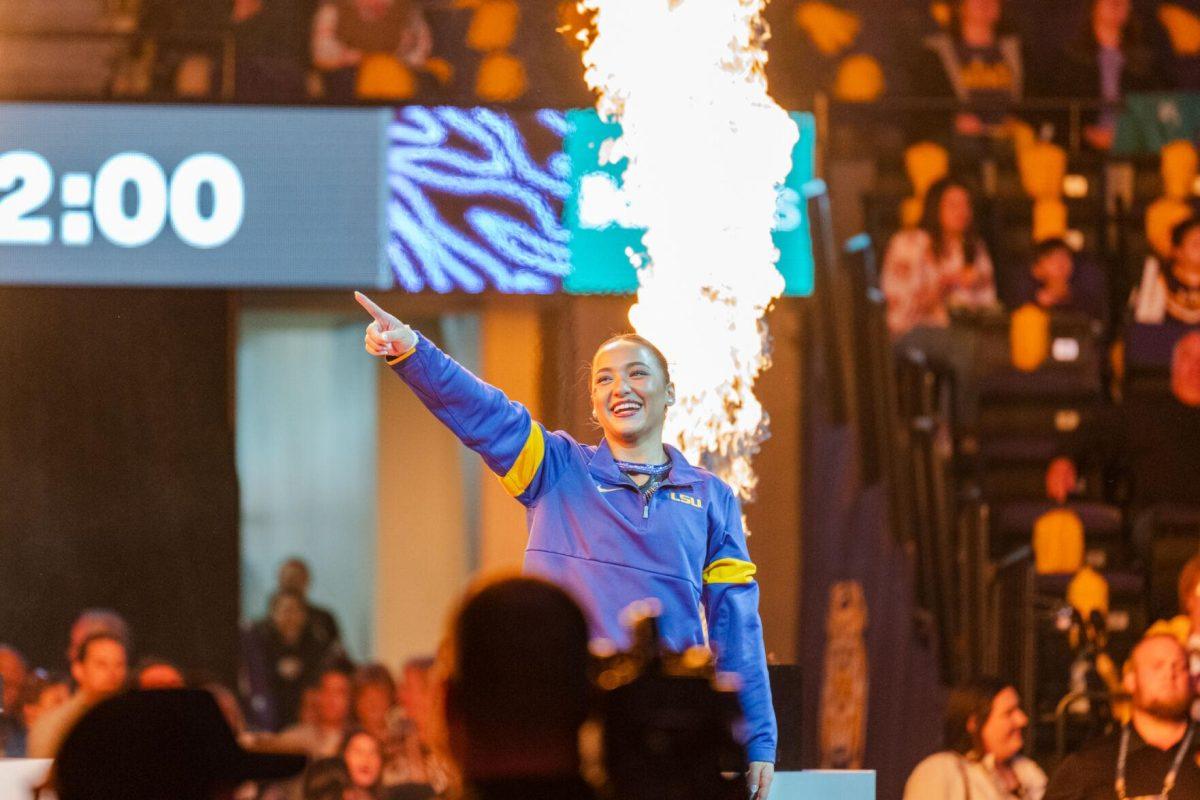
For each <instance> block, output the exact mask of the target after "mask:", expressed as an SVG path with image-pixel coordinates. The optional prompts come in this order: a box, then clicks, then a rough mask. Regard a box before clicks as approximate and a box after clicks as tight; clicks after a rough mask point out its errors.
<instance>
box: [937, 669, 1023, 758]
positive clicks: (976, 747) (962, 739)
mask: <svg viewBox="0 0 1200 800" xmlns="http://www.w3.org/2000/svg"><path fill="white" fill-rule="evenodd" d="M1010 687H1012V684H1011V683H1007V682H1005V681H1002V680H1000V679H999V678H991V677H979V678H976V679H975V680H972V681H968V682H967V683H964V684H962V685H961V686H957V687H955V688H954V689H951V690H950V697H949V699H948V700H947V701H946V719H945V727H944V728H943V737H944V739H945V745H946V749H948V750H953V751H955V752H956V753H962V754H963V755H966V754H967V753H971V752H974V753H978V754H979V755H983V745H982V743H981V740H980V731H981V730H982V729H983V725H984V723H985V722H987V719H988V717H990V716H991V714H992V703H993V702H995V700H996V695H998V694H1000V693H1001V692H1003V691H1004V690H1005V689H1008V688H1010ZM971 720H974V721H975V723H974V724H975V730H973V731H972V730H970V729H969V728H970V723H971Z"/></svg>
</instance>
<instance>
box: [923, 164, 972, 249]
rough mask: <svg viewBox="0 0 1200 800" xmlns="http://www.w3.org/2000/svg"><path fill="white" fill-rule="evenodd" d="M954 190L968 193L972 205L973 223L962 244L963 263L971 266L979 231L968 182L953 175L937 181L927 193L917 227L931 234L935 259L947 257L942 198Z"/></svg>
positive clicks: (964, 234)
mask: <svg viewBox="0 0 1200 800" xmlns="http://www.w3.org/2000/svg"><path fill="white" fill-rule="evenodd" d="M953 188H959V189H962V190H963V191H964V192H966V193H967V200H968V202H969V203H970V204H971V223H970V224H969V225H967V229H966V230H965V231H963V242H962V246H963V263H964V264H968V265H970V264H974V263H975V256H976V255H977V252H976V251H977V249H978V247H979V231H978V229H977V228H976V227H975V192H973V191H972V190H971V187H970V185H969V184H968V183H967V182H966V181H964V180H962V179H960V178H956V177H954V176H952V175H947V176H946V177H944V178H942V179H941V180H938V181H935V182H934V184H933V185H932V186H930V187H929V190H928V191H927V192H926V193H925V206H924V208H922V209H921V221H920V222H919V223H917V226H918V227H919V228H920V229H921V230H923V231H925V232H926V233H928V234H929V238H930V239H931V240H932V245H931V246H932V247H933V256H934V258H938V259H940V258H942V257H943V256H944V255H945V252H944V251H943V249H942V247H943V245H944V244H945V242H944V239H945V233H944V232H943V231H942V197H944V196H945V194H946V192H947V191H949V190H950V189H953Z"/></svg>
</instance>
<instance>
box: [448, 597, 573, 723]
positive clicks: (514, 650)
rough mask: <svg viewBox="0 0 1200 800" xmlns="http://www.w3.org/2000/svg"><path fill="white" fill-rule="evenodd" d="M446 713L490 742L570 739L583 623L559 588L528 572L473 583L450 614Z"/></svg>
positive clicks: (571, 601) (569, 600)
mask: <svg viewBox="0 0 1200 800" xmlns="http://www.w3.org/2000/svg"><path fill="white" fill-rule="evenodd" d="M446 647H447V651H446V653H447V659H448V664H449V666H450V675H449V686H448V691H449V693H450V694H449V696H448V697H447V714H448V715H449V716H451V717H452V718H458V719H459V721H461V722H462V723H463V725H464V728H465V729H466V730H467V732H468V736H469V737H471V738H475V737H479V739H480V741H494V742H495V743H496V746H497V747H516V746H522V747H531V746H535V745H536V743H539V742H546V741H555V740H559V739H567V738H569V739H572V740H573V738H574V736H575V735H576V733H577V732H578V730H579V726H580V725H582V724H583V722H584V719H585V718H586V716H587V713H588V706H589V701H590V699H591V696H590V683H589V680H588V668H589V664H590V654H589V652H588V627H587V620H586V618H585V617H584V615H583V611H582V609H580V607H579V605H578V603H576V602H575V600H574V599H572V598H571V596H570V595H569V594H567V593H566V592H565V591H564V590H563V589H561V588H559V587H558V586H556V585H554V584H552V583H549V582H547V581H544V580H541V579H538V578H532V577H525V576H522V577H508V578H491V579H488V580H487V581H486V582H484V583H482V584H480V585H479V586H476V587H473V588H472V589H471V590H470V591H469V592H468V594H467V595H466V597H465V598H464V600H463V602H462V605H461V606H459V608H458V609H457V611H456V612H455V614H454V616H453V617H452V619H451V621H450V629H449V635H448V636H447V641H446Z"/></svg>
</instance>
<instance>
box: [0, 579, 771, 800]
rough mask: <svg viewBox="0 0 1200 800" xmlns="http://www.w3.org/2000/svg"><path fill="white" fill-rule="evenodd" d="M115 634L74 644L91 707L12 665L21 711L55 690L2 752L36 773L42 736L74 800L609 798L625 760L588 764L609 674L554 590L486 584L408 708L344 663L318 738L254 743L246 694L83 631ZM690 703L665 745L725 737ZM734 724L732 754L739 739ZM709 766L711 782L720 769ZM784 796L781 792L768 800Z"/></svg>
mask: <svg viewBox="0 0 1200 800" xmlns="http://www.w3.org/2000/svg"><path fill="white" fill-rule="evenodd" d="M97 620H104V621H105V622H106V623H107V624H109V627H106V628H102V629H101V628H96V627H94V626H91V627H90V632H89V633H87V634H86V635H85V636H84V638H83V639H82V640H81V641H79V642H73V643H72V646H71V654H72V659H73V663H72V676H73V681H72V684H71V685H72V686H73V687H74V692H73V693H72V694H70V696H69V697H68V696H67V692H66V691H65V687H66V686H67V684H65V683H55V684H53V685H55V686H62V687H63V688H64V691H63V692H61V693H60V695H59V696H58V697H57V701H56V702H57V705H54V706H53V707H50V708H44V707H43V706H45V705H46V704H47V703H49V701H48V700H47V699H46V698H45V696H44V695H45V694H46V692H45V689H44V684H46V683H47V680H48V679H46V678H45V677H44V676H38V675H36V674H34V673H27V672H26V671H25V666H24V661H23V659H22V658H21V657H20V654H19V653H17V652H16V650H14V649H13V648H11V647H8V646H5V647H3V649H0V653H2V654H3V656H4V657H3V660H0V664H2V665H3V668H4V673H3V674H4V675H5V678H6V682H5V689H6V691H8V692H10V696H12V697H26V696H29V695H32V693H33V692H34V691H35V690H34V687H35V686H37V687H38V688H39V691H38V695H39V699H37V700H32V701H29V702H20V701H13V702H14V705H13V706H11V707H9V706H6V707H5V709H6V710H5V715H4V716H3V717H2V718H0V720H2V722H3V725H4V728H3V729H2V730H3V731H4V738H3V739H2V740H0V743H2V744H3V746H4V748H5V749H4V750H3V751H0V752H3V753H5V754H7V755H10V756H12V755H24V753H22V752H20V751H19V749H17V748H19V742H20V741H21V740H20V739H19V738H18V737H16V736H15V735H14V733H15V732H16V731H19V730H24V729H28V730H29V733H30V742H31V745H30V752H29V755H31V756H36V757H43V758H53V759H54V762H53V767H52V769H51V770H50V771H49V773H48V777H47V779H46V784H45V786H46V787H47V788H50V789H52V790H53V791H55V792H56V793H57V797H58V798H59V800H91V799H92V798H95V799H96V800H100V799H101V798H103V800H112V798H113V797H118V796H119V797H122V798H124V800H163V798H167V797H169V798H171V800H218V798H219V800H230V799H231V798H232V799H234V800H256V799H259V800H419V798H432V797H443V796H455V797H473V798H478V799H479V800H510V799H511V800H517V798H520V800H591V798H595V797H599V796H600V793H599V791H600V790H599V786H600V785H601V784H602V783H603V777H602V772H600V771H598V770H597V769H596V767H597V766H598V765H599V764H600V763H602V761H603V759H605V758H607V757H609V756H606V755H605V754H603V753H601V752H600V751H599V750H597V749H596V748H595V747H590V746H585V743H586V742H587V741H588V737H587V736H586V735H583V733H582V729H583V728H584V726H585V723H587V722H588V721H589V720H594V719H596V718H597V717H596V715H597V703H596V698H597V693H598V692H599V691H600V690H599V689H598V688H597V687H596V685H594V684H593V672H594V670H595V669H596V668H597V667H596V664H597V663H598V662H596V661H594V659H593V656H592V654H591V652H590V650H589V641H588V626H587V622H586V619H585V617H584V613H583V611H582V609H581V608H580V606H579V605H578V604H577V603H576V602H575V601H574V600H573V599H572V598H571V597H570V596H569V595H568V594H567V593H566V592H564V591H563V590H562V589H560V588H558V587H557V586H555V585H553V584H550V583H548V582H546V581H543V580H540V579H535V578H527V577H516V576H512V577H510V576H494V577H489V578H483V579H480V580H478V581H476V582H475V583H474V584H473V585H472V586H471V587H470V588H469V589H468V590H467V592H466V593H465V595H464V596H463V598H462V599H461V601H460V602H459V604H458V606H457V608H456V609H455V610H454V612H453V613H452V615H451V618H450V620H449V623H448V626H447V629H446V633H445V636H444V639H443V641H442V643H441V646H440V649H439V654H438V657H437V662H436V667H435V666H434V664H433V663H432V662H431V661H430V660H418V661H413V662H410V663H408V664H406V665H405V668H404V671H403V672H404V682H403V684H402V685H403V688H402V689H401V690H400V691H399V692H397V691H396V690H395V684H394V682H393V678H392V676H391V674H390V673H389V672H388V670H387V669H386V668H385V667H383V666H382V665H379V664H365V665H360V666H359V667H357V668H356V669H355V670H354V672H353V673H351V672H348V671H345V668H346V667H348V665H347V664H346V663H345V662H344V661H336V660H335V661H333V662H329V663H328V664H327V665H326V666H325V667H323V668H322V669H320V670H319V671H318V672H317V673H316V681H317V682H316V685H315V686H314V687H313V695H312V701H311V710H305V709H303V708H302V709H301V711H300V715H301V718H300V721H299V722H298V723H296V724H295V725H292V726H289V727H288V728H286V729H285V730H284V731H283V732H282V733H274V732H271V731H262V730H252V729H248V728H247V727H246V725H245V718H244V717H243V716H242V715H241V712H240V706H239V704H238V703H237V702H236V701H235V700H232V694H231V692H230V691H229V690H228V689H226V688H223V687H221V686H219V685H217V684H213V683H211V682H205V681H196V680H193V679H190V678H189V679H186V680H185V678H184V676H183V675H181V674H180V673H179V672H178V671H177V670H174V669H173V668H172V669H171V670H167V669H164V668H165V667H170V666H171V665H170V664H168V663H167V662H166V661H163V660H161V659H147V660H146V661H144V662H143V667H142V668H141V669H140V671H139V672H138V674H137V676H136V677H133V678H132V679H129V678H130V676H128V674H127V671H126V656H127V653H128V639H127V638H125V637H127V636H128V633H129V631H128V628H127V627H126V626H124V624H123V622H122V621H121V619H120V618H119V617H118V616H116V615H115V614H113V613H112V612H109V611H101V610H89V611H86V612H84V614H83V615H81V617H80V622H79V623H77V627H79V626H80V625H83V624H84V623H85V622H86V621H90V622H89V623H88V624H89V625H91V623H92V622H95V621H97ZM628 666H629V665H628V664H626V665H625V668H626V669H627V668H628ZM710 680H714V686H715V679H713V678H710ZM689 691H691V690H689ZM712 691H714V692H717V691H719V690H717V689H716V688H713V689H712ZM689 697H691V700H690V701H688V702H690V703H693V704H694V705H695V708H694V709H689V708H685V707H683V706H678V707H676V706H673V707H672V708H673V709H674V710H673V711H672V714H674V715H675V716H673V717H672V720H673V721H671V722H670V723H669V725H668V726H667V728H664V729H663V731H664V732H665V731H667V730H668V729H669V730H672V731H675V732H674V733H670V734H666V735H668V736H677V735H678V736H683V737H685V738H684V739H681V740H680V741H685V740H686V741H692V742H694V741H698V740H697V739H696V738H695V737H696V736H697V735H701V739H700V740H703V735H704V734H706V733H707V732H708V731H709V730H710V729H708V728H702V729H697V728H696V726H695V724H693V723H689V724H686V725H683V726H682V727H680V724H679V721H680V719H681V718H680V717H678V714H680V713H683V714H684V715H685V716H687V715H689V714H690V715H691V716H693V717H695V718H696V719H699V718H700V716H701V711H702V710H704V713H707V709H709V708H710V706H709V704H710V703H711V702H712V700H711V699H710V698H705V697H702V696H695V693H694V691H691V694H689ZM398 698H400V700H398ZM676 701H678V698H676ZM35 709H37V710H35ZM643 712H644V710H643ZM733 722H734V720H733V719H732V718H730V719H729V720H727V722H726V723H725V724H726V725H727V727H728V730H726V731H725V732H724V734H723V735H724V736H726V737H728V736H732V734H733ZM662 744H663V743H661V742H660V745H662ZM676 744H677V743H676ZM647 746H652V745H647ZM630 747H632V745H630ZM633 750H634V751H635V750H636V748H633ZM631 752H632V751H631ZM603 763H605V765H606V767H607V768H609V769H610V770H611V769H612V763H611V762H603ZM725 763H726V762H722V764H725ZM589 765H590V766H589ZM700 766H701V767H702V768H704V769H705V770H706V774H707V772H708V771H712V772H713V773H714V774H716V770H717V767H718V765H717V764H716V763H713V764H707V765H700ZM714 785H717V786H720V787H724V790H723V791H722V792H715V791H707V790H703V789H702V790H701V791H700V793H699V794H693V795H688V796H697V797H712V798H714V800H716V798H718V797H730V796H733V797H744V796H746V794H745V784H744V782H741V783H730V782H729V781H728V779H727V778H722V779H721V780H719V781H717V782H715V784H714ZM729 786H733V787H734V788H735V792H736V793H734V794H732V795H731V794H730V793H729V791H728V787H729ZM635 796H640V795H635ZM766 796H767V795H766V789H765V787H764V788H763V789H762V790H761V791H760V792H759V794H758V798H759V800H766Z"/></svg>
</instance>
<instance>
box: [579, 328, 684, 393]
mask: <svg viewBox="0 0 1200 800" xmlns="http://www.w3.org/2000/svg"><path fill="white" fill-rule="evenodd" d="M613 342H633V343H634V344H638V345H641V346H642V347H644V348H646V349H647V350H649V351H650V353H651V354H652V355H653V356H654V358H655V359H656V360H657V361H658V366H659V367H660V368H661V369H662V371H663V380H664V381H665V382H666V383H670V382H671V369H670V367H668V366H667V357H666V356H664V355H663V354H662V351H661V350H659V349H658V348H657V347H655V346H654V343H653V342H651V341H650V340H649V339H647V338H646V337H645V336H642V335H641V334H637V333H618V334H615V335H613V336H610V337H608V338H607V339H605V340H604V341H603V342H601V343H600V346H599V347H597V348H596V352H597V353H599V352H600V351H601V350H603V349H604V348H606V347H608V346H609V345H610V344H612V343H613ZM595 360H596V357H595V356H594V355H593V356H592V361H593V362H595Z"/></svg>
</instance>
